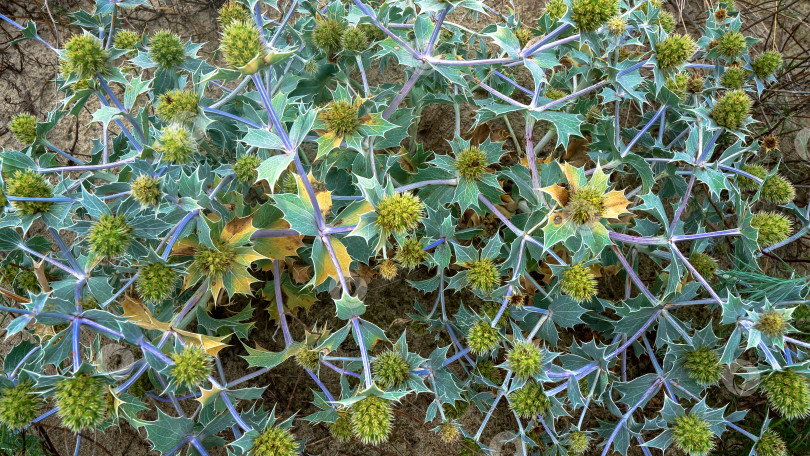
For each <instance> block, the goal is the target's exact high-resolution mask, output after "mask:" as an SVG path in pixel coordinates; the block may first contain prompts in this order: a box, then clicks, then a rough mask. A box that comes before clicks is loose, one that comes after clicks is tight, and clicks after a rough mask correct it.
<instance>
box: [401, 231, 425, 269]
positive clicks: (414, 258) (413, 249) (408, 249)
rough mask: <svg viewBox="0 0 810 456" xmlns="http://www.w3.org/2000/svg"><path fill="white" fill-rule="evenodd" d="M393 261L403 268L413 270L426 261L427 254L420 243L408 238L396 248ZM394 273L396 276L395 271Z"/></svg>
mask: <svg viewBox="0 0 810 456" xmlns="http://www.w3.org/2000/svg"><path fill="white" fill-rule="evenodd" d="M394 259H395V260H397V261H398V262H399V264H401V265H402V266H403V267H405V268H408V269H413V268H415V267H416V266H419V265H420V264H422V262H423V261H425V259H427V252H426V251H425V249H424V247H423V246H422V241H420V240H419V239H418V238H416V237H409V238H407V239H405V241H404V242H403V243H402V244H401V245H400V246H399V247H398V248H397V253H396V255H394ZM395 267H396V265H395ZM394 273H395V274H396V270H395V271H394Z"/></svg>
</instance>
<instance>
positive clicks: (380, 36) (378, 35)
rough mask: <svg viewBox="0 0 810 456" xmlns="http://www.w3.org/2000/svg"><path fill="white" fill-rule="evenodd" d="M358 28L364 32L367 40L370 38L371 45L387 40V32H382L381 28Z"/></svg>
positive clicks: (359, 25) (371, 25)
mask: <svg viewBox="0 0 810 456" xmlns="http://www.w3.org/2000/svg"><path fill="white" fill-rule="evenodd" d="M357 28H359V29H360V30H362V31H363V33H365V34H366V38H368V42H369V44H371V43H374V42H377V41H382V40H384V39H385V37H386V35H385V32H383V31H382V29H380V28H379V27H377V26H376V25H374V24H358V25H357Z"/></svg>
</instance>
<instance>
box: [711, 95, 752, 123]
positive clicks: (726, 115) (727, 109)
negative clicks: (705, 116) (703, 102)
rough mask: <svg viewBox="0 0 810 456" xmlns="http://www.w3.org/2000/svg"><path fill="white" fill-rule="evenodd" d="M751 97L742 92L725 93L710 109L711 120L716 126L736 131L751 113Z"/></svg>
mask: <svg viewBox="0 0 810 456" xmlns="http://www.w3.org/2000/svg"><path fill="white" fill-rule="evenodd" d="M751 104H752V101H751V97H749V96H748V94H746V93H745V92H744V91H742V90H732V91H730V92H726V93H725V94H724V95H723V96H722V97H720V99H719V100H717V103H715V104H714V108H712V112H711V114H712V118H713V119H714V121H715V122H717V125H720V126H721V127H725V128H728V129H729V130H736V129H738V128H740V126H741V125H742V124H743V122H744V121H745V118H746V117H748V114H749V113H750V111H751Z"/></svg>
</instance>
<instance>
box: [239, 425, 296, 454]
mask: <svg viewBox="0 0 810 456" xmlns="http://www.w3.org/2000/svg"><path fill="white" fill-rule="evenodd" d="M299 453H300V448H299V445H298V442H296V441H295V436H294V435H292V432H290V430H289V429H282V428H280V427H276V426H272V427H269V428H267V429H265V430H264V431H262V433H261V434H260V435H259V436H258V437H256V440H254V441H253V449H252V450H250V456H296V455H298V454H299Z"/></svg>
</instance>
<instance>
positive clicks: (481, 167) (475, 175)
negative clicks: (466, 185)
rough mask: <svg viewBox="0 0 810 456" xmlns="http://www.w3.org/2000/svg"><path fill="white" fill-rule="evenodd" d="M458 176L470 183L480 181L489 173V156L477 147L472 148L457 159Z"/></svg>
mask: <svg viewBox="0 0 810 456" xmlns="http://www.w3.org/2000/svg"><path fill="white" fill-rule="evenodd" d="M455 165H456V169H457V170H458V175H459V176H460V177H462V178H464V179H466V180H468V181H473V180H476V179H480V178H481V177H482V176H483V175H484V174H485V173H486V172H487V154H486V153H485V152H484V151H483V150H481V149H479V148H478V147H476V146H470V147H467V148H465V149H464V150H462V151H461V152H459V153H458V156H457V157H456V163H455Z"/></svg>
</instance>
